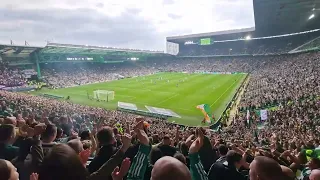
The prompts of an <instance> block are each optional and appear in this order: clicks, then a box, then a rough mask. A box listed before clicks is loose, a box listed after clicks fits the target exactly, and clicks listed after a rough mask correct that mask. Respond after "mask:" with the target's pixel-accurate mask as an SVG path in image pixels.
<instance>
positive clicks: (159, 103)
mask: <svg viewBox="0 0 320 180" xmlns="http://www.w3.org/2000/svg"><path fill="white" fill-rule="evenodd" d="M178 95H179V94H175V95H173V96H170V97H168V98H167V99H165V100H163V101H161V102H159V103H157V105H159V104H162V103H164V102H166V101H168V100H170V99H172V98H174V97H176V96H178Z"/></svg>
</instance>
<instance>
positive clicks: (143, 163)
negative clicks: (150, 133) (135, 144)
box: [127, 144, 151, 180]
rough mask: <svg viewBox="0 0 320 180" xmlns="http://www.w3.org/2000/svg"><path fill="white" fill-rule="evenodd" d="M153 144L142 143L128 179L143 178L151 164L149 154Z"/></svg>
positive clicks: (137, 179) (138, 179)
mask: <svg viewBox="0 0 320 180" xmlns="http://www.w3.org/2000/svg"><path fill="white" fill-rule="evenodd" d="M150 151H151V145H149V146H146V145H143V144H140V147H139V151H138V153H137V154H136V155H135V157H134V158H133V162H132V164H131V166H130V169H129V172H128V177H127V180H143V178H144V174H145V172H146V169H147V167H148V165H149V158H148V157H149V154H150Z"/></svg>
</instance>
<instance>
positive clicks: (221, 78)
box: [36, 73, 246, 126]
mask: <svg viewBox="0 0 320 180" xmlns="http://www.w3.org/2000/svg"><path fill="white" fill-rule="evenodd" d="M245 76H246V75H245V74H232V75H231V74H219V75H211V74H184V73H159V74H154V75H149V76H143V77H135V78H128V79H122V80H117V81H111V82H105V83H98V84H90V85H83V86H77V87H72V88H64V89H56V90H50V89H44V90H41V91H37V92H36V93H37V94H38V93H48V94H52V95H59V96H64V97H66V96H70V97H71V101H72V102H74V103H78V104H84V105H89V106H97V107H104V108H107V109H115V108H116V107H117V102H118V101H121V102H129V103H133V104H136V105H137V106H138V109H140V110H147V109H146V108H145V105H147V106H153V107H160V108H166V109H171V110H172V111H174V112H175V113H177V114H179V115H180V116H181V118H170V119H169V121H171V122H172V121H174V122H175V123H178V124H184V125H188V126H198V125H201V121H202V120H203V114H202V113H201V111H200V110H198V109H196V106H197V105H199V104H209V105H210V107H211V110H212V112H213V113H214V115H215V117H216V118H218V117H220V115H221V114H222V112H223V111H224V109H225V108H226V106H227V104H228V103H229V102H230V100H231V99H232V97H233V95H234V94H235V92H236V90H237V88H238V87H239V86H240V85H241V82H242V81H243V80H244V78H245ZM161 78H162V80H161ZM94 90H109V91H115V99H114V100H113V101H110V102H97V101H95V100H89V99H88V98H87V92H89V94H90V96H91V97H92V96H93V91H94Z"/></svg>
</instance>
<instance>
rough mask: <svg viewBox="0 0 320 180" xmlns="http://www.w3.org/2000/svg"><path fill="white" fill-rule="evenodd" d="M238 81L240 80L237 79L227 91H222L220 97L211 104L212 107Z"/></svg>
mask: <svg viewBox="0 0 320 180" xmlns="http://www.w3.org/2000/svg"><path fill="white" fill-rule="evenodd" d="M236 82H238V81H235V82H233V83H232V84H231V85H230V86H229V87H228V89H226V90H225V91H224V93H222V94H221V95H220V96H219V97H218V99H216V100H215V101H214V102H213V103H212V104H211V105H210V107H211V106H212V105H214V104H215V103H216V102H218V100H219V99H220V98H221V97H222V96H223V95H224V94H225V93H226V92H227V91H228V90H229V89H230V88H231V87H232V86H233V85H234V83H236Z"/></svg>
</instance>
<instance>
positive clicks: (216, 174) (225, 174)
mask: <svg viewBox="0 0 320 180" xmlns="http://www.w3.org/2000/svg"><path fill="white" fill-rule="evenodd" d="M208 178H209V180H217V179H223V180H246V177H245V176H243V175H242V174H241V173H240V172H238V171H237V169H236V168H235V167H229V166H227V165H225V164H224V163H220V162H217V163H214V164H213V165H212V166H211V168H210V170H209V173H208Z"/></svg>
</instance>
